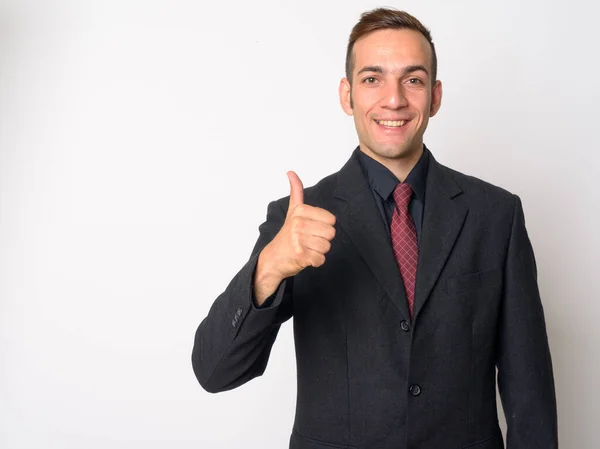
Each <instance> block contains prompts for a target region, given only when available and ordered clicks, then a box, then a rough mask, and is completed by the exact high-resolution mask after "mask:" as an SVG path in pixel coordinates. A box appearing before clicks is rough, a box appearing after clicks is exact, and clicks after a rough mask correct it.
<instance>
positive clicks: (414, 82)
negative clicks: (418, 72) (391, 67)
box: [408, 78, 423, 85]
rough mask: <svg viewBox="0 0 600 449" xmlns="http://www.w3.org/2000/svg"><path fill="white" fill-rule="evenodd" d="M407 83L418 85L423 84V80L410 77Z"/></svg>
mask: <svg viewBox="0 0 600 449" xmlns="http://www.w3.org/2000/svg"><path fill="white" fill-rule="evenodd" d="M408 82H409V84H414V85H419V84H423V82H422V81H421V80H420V79H419V78H411V79H409V80H408Z"/></svg>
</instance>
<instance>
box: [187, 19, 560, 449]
mask: <svg viewBox="0 0 600 449" xmlns="http://www.w3.org/2000/svg"><path fill="white" fill-rule="evenodd" d="M436 65H437V63H436V55H435V47H434V45H433V42H432V39H431V35H430V33H429V31H428V30H427V29H426V28H425V27H423V25H422V24H421V23H420V22H419V21H418V20H417V19H416V18H414V17H412V16H410V15H409V14H407V13H405V12H402V11H397V10H393V9H381V8H380V9H377V10H373V11H370V12H367V13H365V14H363V15H362V16H361V20H360V21H359V22H358V23H357V24H356V26H355V27H354V28H353V30H352V33H351V35H350V39H349V44H348V49H347V63H346V77H345V78H343V79H342V81H341V83H340V88H339V94H340V102H341V105H342V108H343V110H344V111H345V112H346V113H347V114H348V115H351V116H352V117H353V118H354V123H355V126H356V130H357V134H358V140H359V146H358V147H357V148H356V149H355V150H354V152H353V154H352V156H351V157H350V159H349V160H348V162H347V163H346V164H345V165H344V166H343V168H342V169H341V170H340V171H339V172H337V173H334V174H332V175H330V176H328V177H326V178H324V179H322V180H321V181H320V182H319V183H318V184H316V185H315V186H313V187H310V188H307V189H304V188H303V185H302V183H301V181H300V179H299V177H298V176H297V175H296V174H295V173H294V172H289V173H288V177H289V181H290V196H289V197H285V198H282V199H279V200H277V201H273V202H272V203H271V204H269V207H268V210H267V218H266V221H265V222H264V223H263V224H262V225H261V226H260V228H259V231H260V235H259V238H258V241H257V243H256V245H255V247H254V250H253V251H252V256H251V258H250V260H249V261H248V262H247V263H246V264H245V266H244V267H243V268H242V269H241V270H240V271H239V272H238V274H237V275H236V276H235V277H234V278H233V280H232V281H231V283H230V284H229V285H228V287H227V288H226V289H225V291H224V292H223V293H222V294H221V295H220V296H219V297H218V298H217V299H216V300H215V302H214V304H213V306H212V307H211V309H210V312H209V314H208V316H207V317H206V318H205V319H204V320H203V321H202V323H201V324H200V326H199V328H198V330H197V332H196V338H195V343H194V349H193V355H192V362H193V367H194V371H195V373H196V376H197V378H198V380H199V382H200V383H201V385H202V386H203V387H204V388H205V389H206V390H208V391H210V392H218V391H223V390H228V389H232V388H235V387H237V386H239V385H242V384H243V383H245V382H247V381H249V380H250V379H252V378H254V377H256V376H259V375H261V374H262V373H263V372H264V370H265V368H266V365H267V361H268V358H269V354H270V351H271V347H272V345H273V342H274V341H275V338H276V335H277V332H278V330H279V328H280V325H281V324H282V323H283V322H285V321H286V320H288V319H289V318H290V317H292V316H293V318H294V319H293V323H294V339H295V347H296V359H297V370H298V372H297V375H298V391H297V394H298V396H297V407H296V416H295V422H294V427H293V429H292V434H291V439H290V448H291V449H326V448H329V449H330V448H361V449H371V448H373V449H466V448H469V449H500V448H504V447H505V446H504V441H503V437H502V434H501V432H500V429H499V426H498V416H497V411H496V390H495V388H496V368H497V370H498V377H497V381H498V386H499V390H500V395H501V399H502V403H503V408H504V411H505V415H506V421H507V425H508V434H507V441H506V447H508V448H509V449H533V448H544V449H553V448H557V447H558V440H557V416H556V400H555V392H554V381H553V374H552V362H551V357H550V351H549V347H548V341H547V335H546V328H545V320H544V313H543V309H542V305H541V301H540V297H539V292H538V287H537V279H536V278H537V275H536V265H535V259H534V254H533V251H532V247H531V244H530V241H529V238H528V235H527V231H526V228H525V221H524V215H523V210H522V207H521V202H520V200H519V198H518V197H517V196H516V195H514V194H511V193H509V192H507V191H506V190H503V189H501V188H499V187H496V186H493V185H491V184H489V183H486V182H484V181H482V180H479V179H477V178H474V177H471V176H467V175H464V174H461V173H459V172H457V171H454V170H452V169H450V168H447V167H445V166H443V165H441V164H440V163H438V162H437V161H436V159H435V158H434V156H433V154H432V152H431V151H430V150H429V149H428V148H427V147H426V146H425V145H424V144H423V134H424V132H425V129H426V127H427V124H428V120H429V118H430V117H432V116H434V115H435V114H436V113H437V112H438V110H439V108H440V105H441V99H442V84H441V82H440V81H439V80H437V76H436ZM263 424H264V423H263ZM267 427H268V424H267Z"/></svg>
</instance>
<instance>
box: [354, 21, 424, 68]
mask: <svg viewBox="0 0 600 449" xmlns="http://www.w3.org/2000/svg"><path fill="white" fill-rule="evenodd" d="M431 57H432V54H431V46H430V45H429V42H427V39H425V36H423V35H422V34H421V33H419V32H418V31H414V30H378V31H374V32H372V33H369V34H367V35H366V36H363V37H361V38H360V39H358V40H357V41H356V42H355V44H354V49H353V58H354V72H356V71H358V70H360V69H361V67H364V66H382V67H385V68H387V69H389V70H391V71H393V70H400V69H401V68H402V67H405V66H407V65H423V66H425V67H427V68H428V69H429V70H430V72H431Z"/></svg>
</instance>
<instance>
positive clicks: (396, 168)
mask: <svg viewBox="0 0 600 449" xmlns="http://www.w3.org/2000/svg"><path fill="white" fill-rule="evenodd" d="M360 151H362V152H363V153H365V154H366V155H368V156H370V157H372V158H373V159H375V160H376V161H377V162H379V163H380V164H382V165H383V166H385V167H386V168H387V169H388V170H389V171H391V172H392V173H393V174H394V176H396V178H398V180H399V181H400V182H404V180H405V179H406V177H407V176H408V174H409V173H410V171H411V170H412V169H413V168H414V166H415V165H417V162H419V159H420V158H421V155H422V154H423V144H421V146H420V147H419V149H418V150H415V151H411V152H410V153H408V154H404V155H401V156H399V157H396V158H388V157H385V156H381V155H379V154H375V153H374V152H373V151H371V150H370V149H368V148H366V147H365V146H363V145H360Z"/></svg>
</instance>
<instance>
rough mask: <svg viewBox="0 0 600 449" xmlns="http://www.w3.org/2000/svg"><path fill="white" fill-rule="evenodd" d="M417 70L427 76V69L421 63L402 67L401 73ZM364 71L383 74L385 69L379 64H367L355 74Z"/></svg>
mask: <svg viewBox="0 0 600 449" xmlns="http://www.w3.org/2000/svg"><path fill="white" fill-rule="evenodd" d="M419 70H421V71H423V72H425V73H426V74H427V76H429V72H428V71H427V69H426V68H425V66H422V65H409V66H406V67H404V69H402V75H406V74H408V73H413V72H418V71H419ZM364 72H375V73H381V74H383V73H384V72H385V70H383V67H381V66H379V65H368V66H366V67H363V68H362V69H360V70H359V71H358V73H357V75H360V74H361V73H364Z"/></svg>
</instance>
